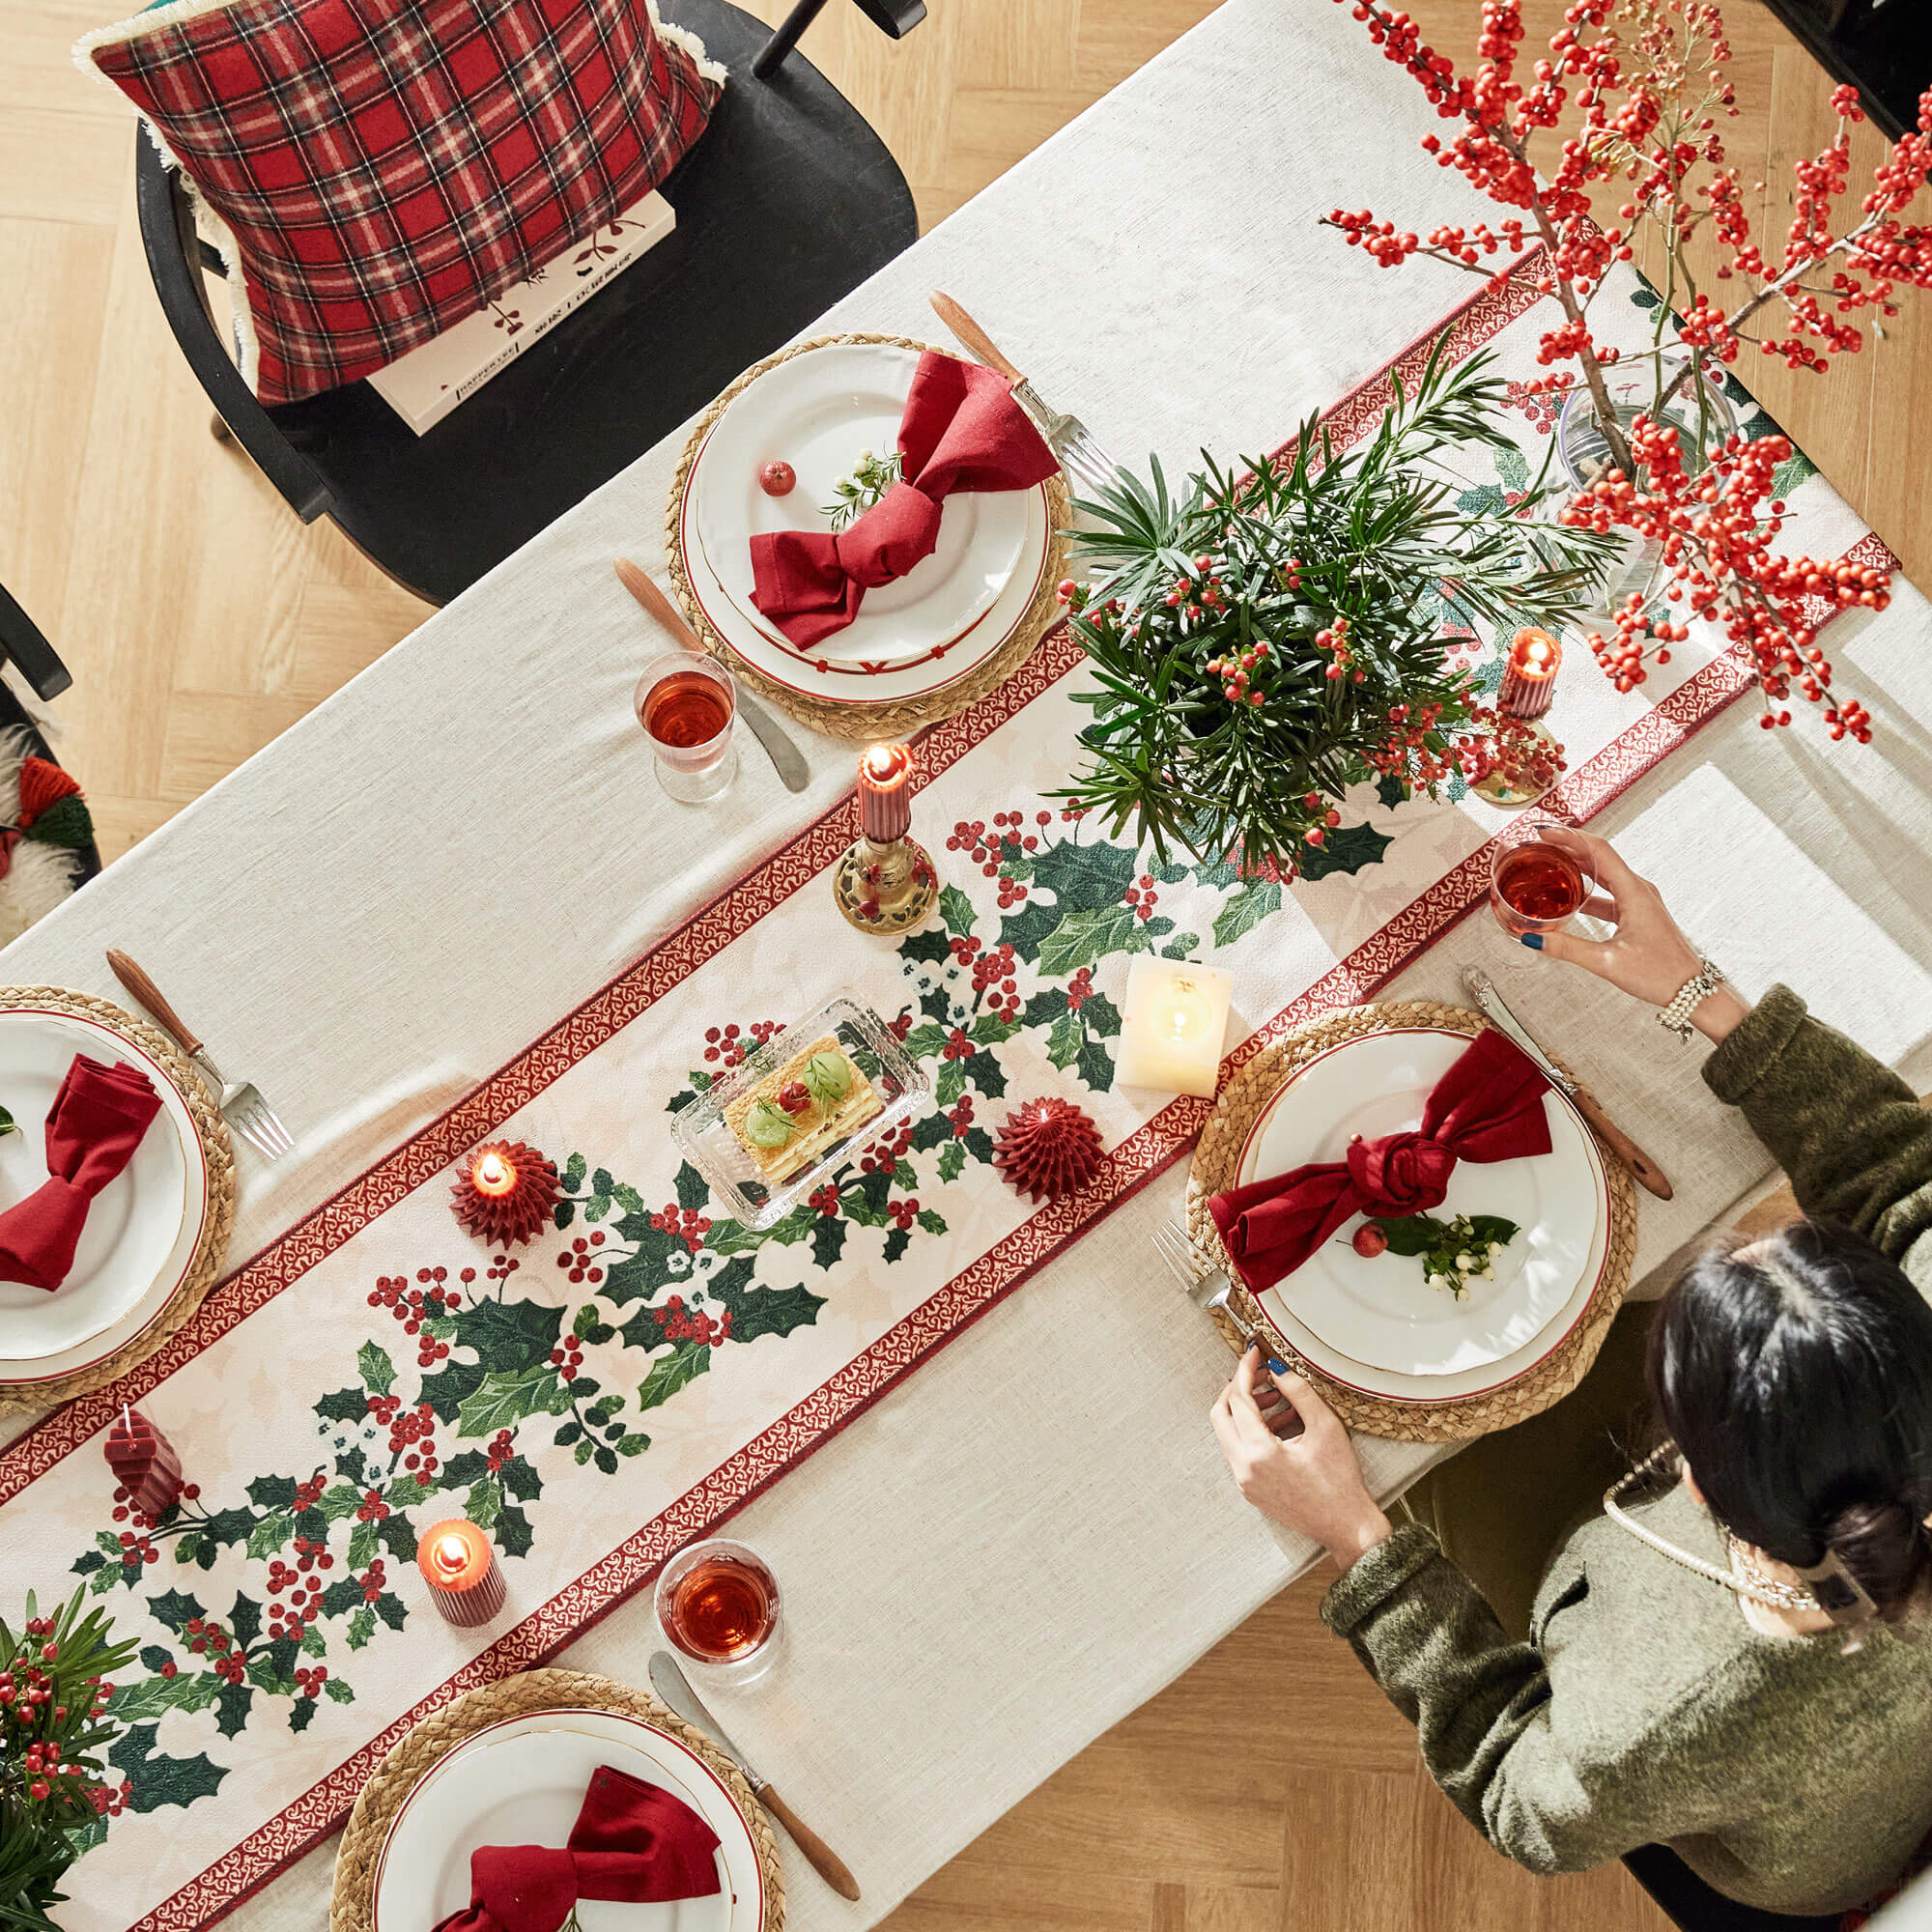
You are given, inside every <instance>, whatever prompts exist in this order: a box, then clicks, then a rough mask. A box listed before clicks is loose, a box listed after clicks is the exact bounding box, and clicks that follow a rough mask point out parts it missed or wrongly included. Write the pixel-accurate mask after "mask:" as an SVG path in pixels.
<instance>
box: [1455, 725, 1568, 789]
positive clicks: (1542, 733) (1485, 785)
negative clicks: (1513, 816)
mask: <svg viewBox="0 0 1932 1932" xmlns="http://www.w3.org/2000/svg"><path fill="white" fill-rule="evenodd" d="M1521 722H1522V723H1525V724H1527V725H1528V726H1529V729H1530V731H1531V732H1532V733H1533V734H1534V736H1535V737H1536V738H1537V739H1538V740H1539V741H1540V742H1541V743H1542V744H1543V746H1544V748H1545V749H1546V750H1547V751H1548V753H1549V756H1550V762H1551V763H1552V764H1554V762H1555V760H1556V759H1557V758H1558V757H1560V756H1561V755H1562V753H1563V746H1562V743H1561V741H1560V740H1559V739H1558V738H1557V737H1556V735H1555V733H1554V732H1552V731H1551V730H1550V728H1549V726H1548V725H1546V724H1545V723H1544V722H1543V720H1542V719H1540V718H1534V719H1526V720H1523V721H1521ZM1561 779H1562V774H1561V773H1560V772H1552V774H1551V776H1550V780H1549V782H1548V784H1543V785H1535V786H1532V787H1529V788H1525V787H1524V786H1522V785H1521V784H1520V783H1513V782H1512V781H1510V780H1509V779H1508V778H1506V777H1505V776H1504V775H1503V773H1501V772H1499V771H1496V772H1492V773H1491V774H1490V775H1489V777H1488V778H1486V779H1484V780H1483V781H1482V782H1481V783H1480V784H1475V785H1471V786H1470V787H1469V789H1470V790H1471V791H1473V792H1474V793H1475V794H1476V796H1477V797H1478V798H1486V799H1488V800H1489V802H1490V803H1491V804H1492V805H1503V806H1510V805H1534V804H1535V803H1536V801H1537V800H1538V799H1540V798H1542V797H1544V796H1546V795H1547V794H1548V793H1549V792H1552V791H1554V790H1555V789H1556V786H1557V784H1558V782H1559V781H1561Z"/></svg>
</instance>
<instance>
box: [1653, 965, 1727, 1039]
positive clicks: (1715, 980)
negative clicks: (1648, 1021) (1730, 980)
mask: <svg viewBox="0 0 1932 1932" xmlns="http://www.w3.org/2000/svg"><path fill="white" fill-rule="evenodd" d="M1697 966H1698V971H1697V973H1696V976H1695V977H1694V978H1692V979H1690V980H1685V982H1684V983H1683V985H1681V986H1680V987H1678V989H1677V997H1676V998H1675V999H1674V1000H1672V1001H1671V1003H1670V1004H1669V1005H1668V1006H1667V1007H1665V1008H1663V1009H1662V1010H1661V1011H1660V1012H1659V1013H1658V1015H1657V1023H1658V1025H1659V1026H1661V1027H1662V1028H1663V1029H1664V1031H1665V1032H1666V1033H1674V1034H1675V1035H1676V1036H1677V1037H1678V1038H1679V1039H1689V1038H1690V1035H1691V1032H1692V1031H1693V1029H1692V1028H1691V1025H1690V1015H1691V1014H1692V1013H1694V1012H1695V1011H1696V1010H1697V1009H1698V1008H1699V1007H1701V1006H1702V1005H1703V1004H1704V1002H1705V1001H1706V1000H1708V999H1709V998H1710V997H1711V995H1712V994H1713V993H1715V992H1716V991H1717V990H1718V988H1719V986H1721V985H1722V984H1723V983H1724V976H1723V975H1722V974H1721V973H1720V972H1719V971H1718V969H1717V968H1716V967H1715V966H1713V965H1712V964H1711V962H1710V961H1709V960H1708V959H1699V960H1698V962H1697Z"/></svg>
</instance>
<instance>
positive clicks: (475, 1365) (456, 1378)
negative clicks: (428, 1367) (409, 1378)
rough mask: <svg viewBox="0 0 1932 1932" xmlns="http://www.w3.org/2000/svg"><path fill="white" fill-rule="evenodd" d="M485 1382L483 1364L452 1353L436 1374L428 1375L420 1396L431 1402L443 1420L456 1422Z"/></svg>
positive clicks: (419, 1391) (421, 1385) (439, 1417)
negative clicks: (463, 1408) (459, 1414)
mask: <svg viewBox="0 0 1932 1932" xmlns="http://www.w3.org/2000/svg"><path fill="white" fill-rule="evenodd" d="M482 1385H483V1364H482V1363H481V1362H470V1361H465V1360H462V1359H461V1358H459V1357H456V1356H452V1357H451V1358H450V1359H449V1360H448V1361H446V1362H444V1363H443V1365H442V1367H441V1368H440V1369H439V1370H438V1371H437V1372H436V1373H435V1374H434V1375H428V1376H425V1377H424V1378H422V1382H421V1384H420V1386H419V1388H418V1389H417V1399H418V1400H419V1401H422V1402H426V1403H428V1404H429V1406H430V1408H431V1410H432V1411H433V1412H434V1413H435V1415H436V1417H437V1419H438V1420H439V1421H440V1422H454V1421H455V1420H456V1416H457V1411H458V1410H459V1409H460V1408H461V1407H462V1406H463V1405H464V1403H466V1402H467V1401H468V1400H469V1398H470V1397H471V1396H472V1395H474V1394H475V1393H476V1391H477V1390H478V1389H479V1388H480V1387H481V1386H482Z"/></svg>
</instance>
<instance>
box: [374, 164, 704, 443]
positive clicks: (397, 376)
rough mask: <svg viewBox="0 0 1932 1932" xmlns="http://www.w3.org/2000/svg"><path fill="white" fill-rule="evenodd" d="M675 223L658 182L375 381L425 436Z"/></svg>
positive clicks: (400, 359)
mask: <svg viewBox="0 0 1932 1932" xmlns="http://www.w3.org/2000/svg"><path fill="white" fill-rule="evenodd" d="M676 226H677V211H676V210H675V209H674V208H672V207H671V205H670V203H669V202H668V201H667V200H666V199H665V198H664V196H663V195H661V194H660V193H658V191H657V189H656V188H653V189H652V190H651V191H650V193H649V194H647V195H645V196H644V198H643V199H642V200H641V201H639V202H637V203H636V204H634V205H633V206H632V207H630V208H627V209H626V210H625V211H624V213H622V214H620V215H618V216H617V217H616V218H615V219H614V220H611V221H608V222H606V223H605V225H604V226H603V227H602V228H600V229H598V230H597V232H596V233H595V234H594V235H592V236H591V237H590V238H589V240H587V241H580V242H579V243H578V244H577V245H576V246H575V247H574V248H569V249H566V250H565V251H564V253H562V254H561V255H559V256H557V257H556V259H555V260H554V261H552V262H547V263H545V265H544V266H543V267H542V268H541V269H539V270H537V271H536V273H535V274H534V275H532V276H531V277H530V278H529V279H528V280H527V281H523V282H519V283H517V284H516V285H515V287H513V288H509V289H506V290H504V292H503V293H502V294H501V295H500V296H498V297H497V298H496V299H495V300H494V301H492V302H489V303H486V304H485V306H484V307H482V308H480V309H478V310H477V311H476V313H475V314H474V315H466V316H465V317H464V318H463V320H462V321H461V322H457V323H452V324H451V325H450V326H449V327H447V328H445V329H444V330H443V331H442V333H441V334H440V335H438V336H436V337H434V338H433V339H432V340H430V341H428V342H423V343H418V344H417V346H416V347H415V348H413V349H412V350H411V351H410V353H409V354H408V355H399V356H398V357H397V358H396V359H395V361H393V362H391V363H389V364H387V365H386V366H385V367H384V368H381V369H378V370H377V371H376V373H375V374H374V375H373V376H371V377H370V378H369V385H370V387H371V388H373V389H374V390H375V391H376V393H377V394H378V395H379V396H381V397H382V399H383V400H384V402H385V403H387V404H388V406H389V407H390V408H391V409H392V410H394V411H395V412H396V413H397V414H398V415H399V416H401V417H402V419H403V420H404V421H405V422H406V423H408V424H409V426H410V427H411V428H412V430H414V431H415V433H416V434H417V435H418V436H421V435H422V433H423V432H424V431H425V430H427V429H430V428H433V427H434V426H435V425H436V424H437V423H440V421H441V420H442V419H443V417H444V416H446V415H447V414H448V413H449V412H450V411H451V410H453V409H454V408H455V407H456V406H457V404H458V403H460V402H462V401H463V400H464V398H465V397H466V396H473V395H474V394H475V393H476V391H477V390H478V389H480V388H481V387H482V386H483V384H485V383H487V382H488V381H489V380H490V378H491V377H492V376H494V375H496V373H497V371H498V370H499V369H506V368H508V367H509V365H510V364H511V363H512V362H514V361H515V360H516V359H517V357H518V356H519V355H522V354H523V353H524V351H525V350H526V349H527V348H528V347H529V346H530V344H531V343H532V342H535V341H537V340H538V339H539V338H541V337H542V336H544V335H546V334H548V333H549V332H550V330H552V329H553V328H554V327H556V325H557V324H558V323H560V322H561V321H562V320H563V319H564V317H565V316H567V315H568V314H569V313H570V312H571V310H572V309H574V308H576V307H578V306H579V305H580V304H581V303H582V302H586V301H588V300H589V299H590V298H591V297H592V296H594V295H595V294H596V293H597V291H598V290H599V289H601V288H602V287H603V286H604V284H605V283H606V282H608V281H610V280H611V277H612V276H613V275H618V274H621V273H622V272H623V271H624V270H626V269H628V268H629V267H630V266H631V264H632V263H633V262H635V261H636V260H637V259H638V257H639V255H641V254H644V253H645V252H646V251H647V250H649V249H651V248H654V247H656V246H657V244H658V243H659V242H660V241H663V240H664V238H665V237H666V236H667V235H668V234H669V233H670V232H671V230H672V229H673V228H675V227H676Z"/></svg>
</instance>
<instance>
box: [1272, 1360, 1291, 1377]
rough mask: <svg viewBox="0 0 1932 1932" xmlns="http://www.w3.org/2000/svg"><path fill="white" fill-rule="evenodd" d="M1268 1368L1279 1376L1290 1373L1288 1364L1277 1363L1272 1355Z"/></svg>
mask: <svg viewBox="0 0 1932 1932" xmlns="http://www.w3.org/2000/svg"><path fill="white" fill-rule="evenodd" d="M1268 1367H1269V1368H1270V1369H1272V1370H1273V1371H1274V1373H1275V1374H1276V1375H1278V1376H1285V1375H1287V1373H1288V1364H1287V1363H1286V1362H1280V1361H1277V1360H1276V1359H1275V1358H1274V1357H1273V1356H1272V1355H1270V1356H1269V1357H1268Z"/></svg>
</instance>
